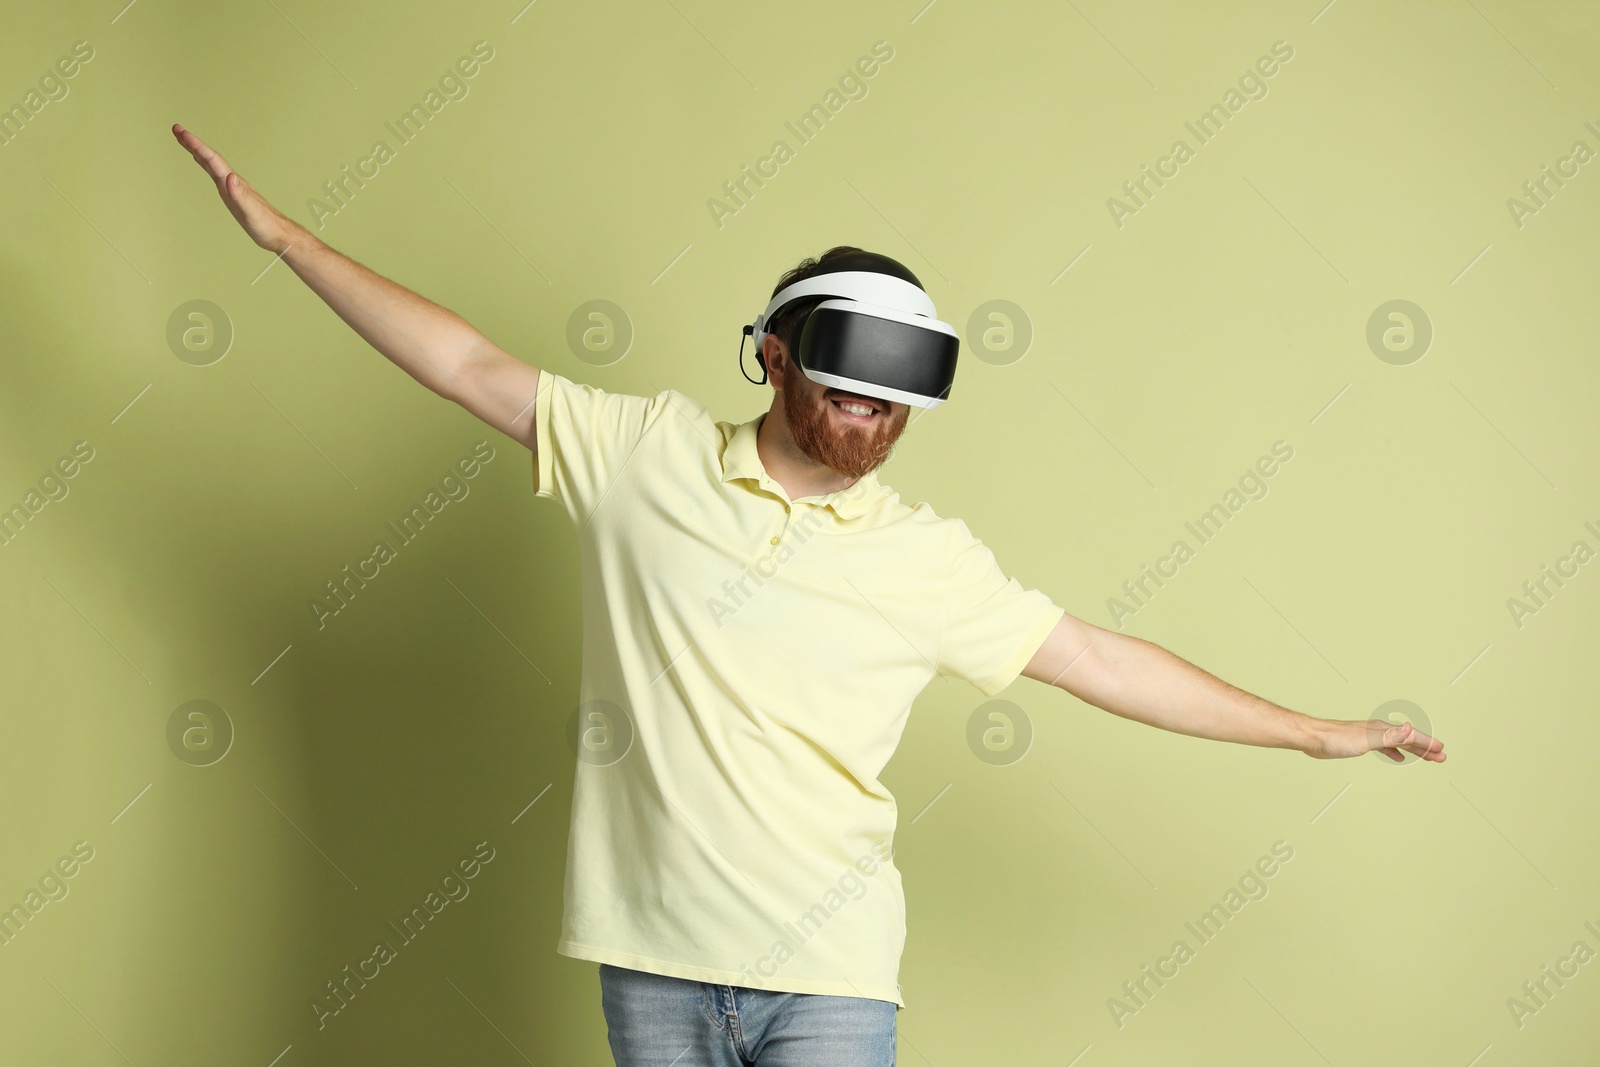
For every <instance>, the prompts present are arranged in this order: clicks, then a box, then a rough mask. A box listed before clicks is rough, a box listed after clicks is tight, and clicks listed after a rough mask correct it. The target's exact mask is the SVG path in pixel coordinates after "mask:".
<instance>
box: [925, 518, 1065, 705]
mask: <svg viewBox="0 0 1600 1067" xmlns="http://www.w3.org/2000/svg"><path fill="white" fill-rule="evenodd" d="M953 521H954V522H955V526H956V536H955V537H954V539H953V540H954V545H953V548H952V552H953V556H952V559H951V563H950V568H949V576H948V579H947V585H946V587H945V590H944V595H943V597H942V602H943V625H942V627H941V630H940V636H939V656H938V660H939V663H938V669H939V673H940V674H947V675H954V676H956V677H957V678H962V679H965V680H966V681H968V682H970V683H971V684H972V685H974V686H976V687H977V688H978V689H980V690H982V692H983V694H984V695H985V696H991V697H992V696H994V695H995V694H996V693H999V692H1000V691H1001V690H1002V689H1004V688H1005V687H1006V686H1008V685H1010V684H1011V683H1012V682H1013V681H1015V680H1016V678H1017V675H1019V674H1021V673H1022V669H1023V668H1024V667H1026V666H1027V665H1028V661H1029V660H1030V659H1032V658H1033V654H1034V653H1035V652H1037V651H1038V650H1039V647H1040V646H1041V645H1043V644H1044V639H1045V638H1046V637H1048V636H1049V634H1050V631H1051V630H1053V629H1055V626H1056V623H1058V622H1060V621H1061V619H1062V618H1063V617H1064V616H1065V615H1066V609H1064V608H1062V607H1060V606H1058V605H1057V604H1056V603H1055V602H1054V601H1052V600H1051V599H1050V597H1048V596H1047V595H1045V594H1044V593H1043V592H1041V591H1040V590H1038V589H1025V588H1023V586H1022V584H1021V583H1019V582H1018V581H1017V580H1016V579H1015V578H1009V577H1007V576H1006V575H1005V573H1004V572H1002V571H1001V569H1000V564H999V562H998V561H996V560H995V558H994V553H993V552H991V551H990V550H989V547H988V546H987V545H985V544H984V543H983V542H982V541H980V540H978V539H977V538H976V537H974V536H973V535H972V532H971V531H970V530H968V529H967V525H966V523H964V522H961V521H960V520H959V519H957V520H953Z"/></svg>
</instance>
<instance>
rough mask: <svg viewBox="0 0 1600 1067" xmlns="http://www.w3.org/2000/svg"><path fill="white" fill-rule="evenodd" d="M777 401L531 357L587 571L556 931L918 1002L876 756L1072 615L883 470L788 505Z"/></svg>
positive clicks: (740, 974)
mask: <svg viewBox="0 0 1600 1067" xmlns="http://www.w3.org/2000/svg"><path fill="white" fill-rule="evenodd" d="M764 418H765V415H764V414H763V415H762V416H760V417H757V418H756V419H754V420H752V421H749V422H745V423H742V424H734V423H729V422H718V421H716V420H714V419H712V417H711V415H710V413H709V412H708V411H707V410H706V409H705V408H704V407H703V406H702V405H700V404H699V403H697V402H695V401H694V400H693V399H691V398H689V397H687V396H685V395H683V394H682V393H679V392H676V391H674V390H665V391H663V392H660V393H658V394H656V395H655V396H634V395H630V394H624V393H612V392H605V391H602V390H600V389H597V388H595V387H593V386H589V385H583V384H578V383H574V382H572V381H570V380H568V379H566V378H564V377H562V376H561V375H559V374H555V373H552V372H550V371H541V372H540V374H539V392H538V396H537V399H536V401H535V420H536V423H535V432H536V434H537V437H538V441H537V444H538V452H537V457H536V459H535V464H534V471H533V478H534V488H535V490H536V493H537V495H538V496H540V497H553V498H555V499H556V500H559V501H560V502H561V504H562V505H563V506H564V507H565V509H566V511H567V514H568V516H569V517H570V518H571V520H572V523H573V526H574V529H575V530H576V532H577V535H578V546H579V554H580V557H581V560H582V589H583V593H582V600H583V642H582V649H583V669H582V680H581V683H580V689H579V708H578V731H577V736H576V739H575V740H576V748H577V753H578V761H577V769H576V775H575V780H574V784H573V802H572V823H571V828H570V834H569V839H568V852H567V872H566V883H565V887H564V905H565V907H564V913H563V917H562V929H561V939H560V942H559V943H558V945H557V949H556V950H557V951H558V952H559V953H561V954H563V955H566V956H572V957H575V958H578V959H584V960H595V961H598V962H601V963H610V964H613V965H615V966H618V967H629V968H633V969H636V970H642V971H649V972H653V973H656V974H663V975H671V976H675V977H678V978H687V979H691V980H695V981H701V982H713V983H718V984H727V985H741V986H751V987H755V988H760V989H769V990H783V991H790V992H797V993H825V994H832V995H835V996H846V997H867V998H871V999H877V1000H889V1001H893V1002H894V1003H896V1004H897V1005H899V1006H901V1007H903V1006H904V1005H905V1000H904V999H903V998H902V996H901V992H900V985H899V966H900V955H901V950H902V948H903V947H904V944H905V900H904V896H903V893H902V890H901V882H900V872H899V871H898V870H897V869H896V867H895V865H894V859H893V840H894V831H895V821H896V816H897V813H898V806H897V804H896V801H895V798H894V796H893V795H892V794H891V793H890V792H889V790H888V789H886V788H884V786H883V784H882V783H881V782H880V781H879V780H878V775H879V773H880V772H881V771H882V770H883V767H884V765H885V764H886V763H887V762H888V761H889V757H890V756H891V755H892V754H893V752H894V750H895V746H896V745H897V744H898V743H899V740H900V735H901V732H902V731H903V730H904V728H905V724H906V716H907V714H908V713H909V712H910V710H911V705H912V701H913V700H915V699H916V696H917V694H918V693H920V692H921V691H922V690H923V688H924V687H925V686H926V685H927V684H928V683H929V682H930V681H931V680H933V678H934V677H936V676H938V675H944V676H948V677H954V678H960V679H964V680H966V681H967V682H969V683H971V684H972V685H974V686H976V687H977V688H978V689H979V690H981V691H982V692H983V693H984V694H985V695H988V696H993V695H995V694H996V693H998V692H1000V691H1001V690H1002V689H1004V688H1005V687H1006V686H1007V685H1009V684H1010V683H1011V682H1012V681H1013V680H1014V679H1015V678H1016V677H1017V675H1018V674H1020V673H1021V671H1022V668H1023V667H1024V666H1026V665H1027V662H1028V660H1029V659H1030V658H1032V656H1033V653H1034V652H1035V651H1037V650H1038V648H1039V646H1040V645H1041V644H1042V643H1043V642H1044V639H1045V637H1046V636H1047V635H1048V634H1049V632H1050V631H1051V629H1052V628H1053V627H1054V626H1055V625H1056V623H1057V622H1058V621H1060V619H1061V617H1062V615H1063V614H1064V611H1063V609H1062V608H1060V607H1058V606H1057V605H1056V604H1054V603H1053V602H1052V601H1051V599H1050V598H1049V597H1048V596H1046V595H1045V594H1044V593H1042V592H1040V591H1038V590H1037V589H1025V588H1023V587H1022V586H1021V585H1020V584H1019V583H1018V582H1017V581H1016V579H1014V578H1008V577H1007V576H1006V575H1005V573H1004V572H1002V570H1001V569H1000V567H999V565H998V564H997V562H996V560H995V557H994V555H993V553H992V552H990V550H989V549H988V547H987V546H985V545H984V544H983V542H982V541H979V540H978V539H977V538H976V537H974V536H973V535H972V533H971V531H970V530H968V528H967V526H966V524H965V523H963V522H962V521H961V520H959V519H950V518H941V517H940V516H938V515H936V514H935V513H934V511H933V509H932V508H931V507H929V506H928V505H927V504H926V503H918V504H916V505H914V506H910V505H907V504H905V503H902V502H901V500H900V497H899V494H897V493H896V492H895V491H894V490H892V489H890V488H889V487H888V486H885V485H882V484H880V483H879V482H878V481H877V479H876V477H875V476H873V475H871V474H869V475H866V476H865V477H862V478H860V479H858V480H857V481H856V482H855V483H854V484H853V485H851V486H850V487H849V488H847V489H842V490H839V491H838V492H834V493H829V494H826V495H823V496H810V497H801V498H798V499H795V500H790V499H789V497H788V495H787V494H786V493H785V491H784V489H783V487H782V486H780V485H779V484H778V483H777V482H775V481H773V480H772V478H771V477H769V476H768V474H767V472H766V469H765V468H764V467H763V466H762V463H761V459H760V456H759V454H758V453H757V451H756V434H757V431H758V430H759V429H760V425H761V423H762V421H763V419H764Z"/></svg>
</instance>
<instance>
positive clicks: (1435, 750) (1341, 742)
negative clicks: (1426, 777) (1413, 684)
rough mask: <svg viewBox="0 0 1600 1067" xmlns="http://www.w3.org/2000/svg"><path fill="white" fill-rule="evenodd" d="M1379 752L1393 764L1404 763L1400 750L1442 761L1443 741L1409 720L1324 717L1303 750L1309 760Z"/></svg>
mask: <svg viewBox="0 0 1600 1067" xmlns="http://www.w3.org/2000/svg"><path fill="white" fill-rule="evenodd" d="M1373 751H1377V752H1381V753H1383V754H1384V755H1385V756H1388V757H1389V758H1390V759H1392V760H1394V761H1395V762H1396V763H1404V762H1405V756H1403V755H1401V753H1402V752H1409V753H1411V754H1412V755H1414V756H1420V757H1421V758H1423V759H1425V760H1428V761H1429V762H1431V763H1443V762H1444V742H1443V741H1440V740H1438V739H1436V738H1432V737H1429V736H1428V735H1427V734H1425V733H1423V732H1422V731H1421V730H1418V729H1417V728H1416V727H1414V726H1412V725H1411V724H1410V723H1408V722H1403V723H1401V724H1400V725H1399V726H1396V725H1394V724H1393V723H1391V722H1388V721H1387V720H1384V719H1357V720H1355V721H1352V722H1341V721H1337V720H1324V728H1323V729H1321V730H1319V731H1318V732H1317V740H1316V742H1315V743H1314V744H1313V745H1312V746H1311V747H1309V748H1307V749H1306V750H1305V753H1306V755H1308V756H1310V757H1311V758H1312V759H1342V758H1344V757H1346V756H1361V755H1365V754H1366V753H1368V752H1373Z"/></svg>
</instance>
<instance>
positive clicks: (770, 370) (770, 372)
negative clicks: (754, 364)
mask: <svg viewBox="0 0 1600 1067" xmlns="http://www.w3.org/2000/svg"><path fill="white" fill-rule="evenodd" d="M761 358H762V361H763V362H764V363H765V364H766V367H767V381H768V383H770V384H771V386H772V387H773V388H774V389H782V388H783V384H784V374H785V372H787V371H788V369H789V352H788V349H786V348H785V347H784V344H783V342H782V341H780V340H778V338H777V336H776V335H775V334H770V333H769V334H767V336H766V337H764V338H762V339H761Z"/></svg>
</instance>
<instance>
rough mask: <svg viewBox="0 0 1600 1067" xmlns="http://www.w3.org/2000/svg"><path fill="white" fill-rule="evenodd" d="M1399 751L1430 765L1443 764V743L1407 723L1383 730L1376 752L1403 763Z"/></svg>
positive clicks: (1402, 757) (1403, 758)
mask: <svg viewBox="0 0 1600 1067" xmlns="http://www.w3.org/2000/svg"><path fill="white" fill-rule="evenodd" d="M1401 749H1404V750H1405V751H1407V752H1409V753H1411V754H1412V755H1413V756H1418V757H1420V758H1422V759H1425V760H1428V761H1429V762H1431V763H1443V762H1444V742H1442V741H1440V740H1438V739H1436V738H1432V737H1429V736H1428V735H1427V734H1425V733H1423V732H1422V731H1421V730H1418V729H1417V728H1416V727H1414V726H1412V725H1411V724H1410V723H1409V722H1406V723H1401V724H1400V725H1399V726H1396V727H1393V728H1391V729H1388V730H1385V731H1384V732H1383V740H1382V742H1381V747H1380V748H1379V749H1378V751H1380V752H1382V753H1383V754H1384V755H1386V756H1388V757H1389V758H1391V759H1394V760H1398V761H1402V762H1403V761H1404V760H1405V757H1404V756H1402V755H1401V754H1400V750H1401Z"/></svg>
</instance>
